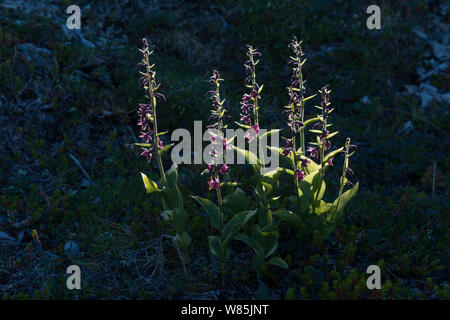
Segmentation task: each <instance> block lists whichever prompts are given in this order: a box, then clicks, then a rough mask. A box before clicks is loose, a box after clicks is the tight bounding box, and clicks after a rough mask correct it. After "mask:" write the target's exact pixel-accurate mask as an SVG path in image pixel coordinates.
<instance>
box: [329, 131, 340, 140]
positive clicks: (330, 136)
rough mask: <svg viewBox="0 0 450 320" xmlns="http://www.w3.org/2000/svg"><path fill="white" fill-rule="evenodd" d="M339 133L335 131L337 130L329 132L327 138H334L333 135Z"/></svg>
mask: <svg viewBox="0 0 450 320" xmlns="http://www.w3.org/2000/svg"><path fill="white" fill-rule="evenodd" d="M338 133H339V131H335V132H332V133H330V134H328V136H327V139H331V138H333V137H334V136H335V135H337V134H338Z"/></svg>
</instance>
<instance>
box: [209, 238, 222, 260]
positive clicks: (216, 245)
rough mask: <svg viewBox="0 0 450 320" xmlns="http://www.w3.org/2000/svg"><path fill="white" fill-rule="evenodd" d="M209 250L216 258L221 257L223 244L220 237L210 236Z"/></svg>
mask: <svg viewBox="0 0 450 320" xmlns="http://www.w3.org/2000/svg"><path fill="white" fill-rule="evenodd" d="M208 243H209V249H210V250H211V252H212V254H213V255H215V256H216V257H218V256H220V254H221V252H222V244H221V243H220V238H219V237H218V236H209V237H208Z"/></svg>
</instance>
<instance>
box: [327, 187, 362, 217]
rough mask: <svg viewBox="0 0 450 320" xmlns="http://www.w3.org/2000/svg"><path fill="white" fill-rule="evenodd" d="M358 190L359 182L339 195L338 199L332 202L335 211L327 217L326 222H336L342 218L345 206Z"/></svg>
mask: <svg viewBox="0 0 450 320" xmlns="http://www.w3.org/2000/svg"><path fill="white" fill-rule="evenodd" d="M358 188H359V182H357V183H356V184H355V185H354V186H353V187H352V188H351V189H349V190H347V191H345V192H344V193H343V194H341V196H340V197H339V198H337V199H336V200H334V202H333V205H334V206H335V207H336V209H335V210H334V211H332V212H331V214H329V215H328V217H327V220H328V221H333V222H337V221H339V220H340V219H341V218H342V215H343V213H344V208H345V206H346V205H347V203H348V202H349V201H350V200H351V199H352V198H353V197H354V196H355V195H356V193H357V192H358Z"/></svg>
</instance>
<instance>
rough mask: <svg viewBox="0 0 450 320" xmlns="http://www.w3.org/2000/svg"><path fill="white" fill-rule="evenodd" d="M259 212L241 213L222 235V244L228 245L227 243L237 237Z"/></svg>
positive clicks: (232, 220) (246, 211)
mask: <svg viewBox="0 0 450 320" xmlns="http://www.w3.org/2000/svg"><path fill="white" fill-rule="evenodd" d="M256 212H257V210H245V211H242V212H239V213H238V214H236V215H235V216H233V218H231V220H230V221H229V222H228V223H227V224H226V225H225V227H224V228H223V234H222V243H223V245H227V243H228V242H229V241H230V240H231V239H232V238H233V237H234V236H235V235H236V233H237V232H238V231H239V230H240V229H241V228H242V227H243V226H244V225H245V224H246V223H247V222H248V220H250V219H251V218H252V217H253V216H254V215H255V214H256Z"/></svg>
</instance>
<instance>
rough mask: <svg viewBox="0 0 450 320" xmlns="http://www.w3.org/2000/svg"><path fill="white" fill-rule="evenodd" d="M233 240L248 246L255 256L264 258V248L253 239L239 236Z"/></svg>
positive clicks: (242, 235)
mask: <svg viewBox="0 0 450 320" xmlns="http://www.w3.org/2000/svg"><path fill="white" fill-rule="evenodd" d="M233 239H234V240H238V241H242V242H244V243H245V244H246V245H248V246H249V247H250V248H252V249H253V250H254V251H255V254H256V255H257V256H260V257H263V258H264V248H263V247H262V246H261V245H260V244H259V243H258V241H256V240H255V239H253V238H251V237H249V236H247V235H244V234H239V235H237V236H235V237H234V238H233Z"/></svg>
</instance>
